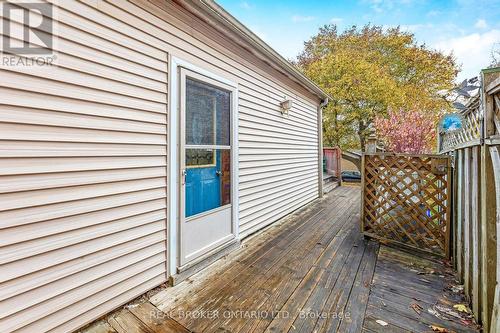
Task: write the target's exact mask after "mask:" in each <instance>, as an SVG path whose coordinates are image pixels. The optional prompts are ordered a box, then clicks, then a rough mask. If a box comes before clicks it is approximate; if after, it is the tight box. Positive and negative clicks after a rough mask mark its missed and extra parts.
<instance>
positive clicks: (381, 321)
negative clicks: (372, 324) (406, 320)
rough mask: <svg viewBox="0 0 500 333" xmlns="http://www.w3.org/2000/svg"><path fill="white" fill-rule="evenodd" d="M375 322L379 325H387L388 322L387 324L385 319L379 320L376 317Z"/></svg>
mask: <svg viewBox="0 0 500 333" xmlns="http://www.w3.org/2000/svg"><path fill="white" fill-rule="evenodd" d="M376 322H377V324H379V325H381V326H387V325H389V324H387V323H386V322H385V321H383V320H380V319H377V320H376Z"/></svg>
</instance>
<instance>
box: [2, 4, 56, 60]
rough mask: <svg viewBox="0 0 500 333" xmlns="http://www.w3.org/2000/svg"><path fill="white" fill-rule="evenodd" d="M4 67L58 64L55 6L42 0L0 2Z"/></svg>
mask: <svg viewBox="0 0 500 333" xmlns="http://www.w3.org/2000/svg"><path fill="white" fill-rule="evenodd" d="M0 13H1V15H2V26H1V28H2V38H1V41H2V45H1V47H0V51H1V58H0V64H1V66H4V67H19V66H20V67H46V66H52V65H54V64H55V62H56V59H57V56H56V54H55V53H54V43H55V38H54V35H55V31H54V30H55V24H54V22H55V19H54V14H55V6H54V5H53V4H52V3H48V2H40V1H39V0H8V1H1V2H0Z"/></svg>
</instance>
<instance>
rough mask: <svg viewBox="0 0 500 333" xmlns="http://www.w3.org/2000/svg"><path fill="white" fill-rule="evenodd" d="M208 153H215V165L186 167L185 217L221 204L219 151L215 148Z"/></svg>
mask: <svg viewBox="0 0 500 333" xmlns="http://www.w3.org/2000/svg"><path fill="white" fill-rule="evenodd" d="M193 150H194V149H193ZM208 153H211V154H214V153H215V154H216V156H215V161H216V163H215V165H207V166H195V167H191V168H187V169H186V217H189V216H192V215H196V214H199V213H202V212H206V211H208V210H211V209H214V208H217V207H220V206H221V202H220V201H221V200H220V199H221V168H220V156H219V155H220V153H218V152H217V150H209V151H208Z"/></svg>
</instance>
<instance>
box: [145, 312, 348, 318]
mask: <svg viewBox="0 0 500 333" xmlns="http://www.w3.org/2000/svg"><path fill="white" fill-rule="evenodd" d="M149 316H150V318H155V319H161V320H164V319H167V318H178V319H210V320H215V319H247V320H261V319H264V320H265V319H279V318H283V319H288V318H300V319H310V320H317V319H348V320H349V319H350V318H351V314H350V313H349V312H325V311H313V310H300V311H298V312H294V313H291V312H289V311H284V310H278V311H262V310H223V311H221V310H193V311H187V310H186V311H184V310H175V311H167V312H163V311H160V310H152V311H150V313H149Z"/></svg>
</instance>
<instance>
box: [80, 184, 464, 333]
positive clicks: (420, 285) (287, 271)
mask: <svg viewBox="0 0 500 333" xmlns="http://www.w3.org/2000/svg"><path fill="white" fill-rule="evenodd" d="M359 192H360V189H359V187H339V188H337V189H335V190H334V191H332V192H331V193H330V194H329V195H328V196H327V197H326V198H324V199H322V200H317V201H316V202H314V203H313V204H311V205H309V206H308V207H306V208H304V209H302V210H300V211H298V212H296V213H295V214H293V216H290V217H289V218H287V219H286V220H283V221H281V222H279V223H276V224H275V225H273V226H272V227H270V228H268V229H267V230H265V231H263V232H261V233H259V234H258V235H256V236H254V237H252V238H250V239H248V240H246V241H245V242H244V243H243V246H242V247H241V249H239V250H237V251H235V252H233V253H231V254H230V255H228V256H226V257H225V258H223V259H220V260H218V261H217V262H215V263H214V264H212V265H211V266H209V267H208V268H206V269H205V270H203V271H201V272H199V273H197V274H196V275H194V276H193V277H191V278H189V279H188V280H186V281H183V282H182V283H180V284H179V285H177V286H175V287H168V288H165V289H163V290H161V291H159V292H157V293H156V294H154V295H153V296H149V295H146V296H144V297H142V298H141V299H139V300H137V301H136V302H135V303H132V304H129V305H127V306H125V307H124V308H123V309H120V310H118V311H116V312H115V313H113V314H111V315H109V316H107V317H106V318H105V319H103V320H101V321H99V322H96V323H94V324H93V325H91V326H90V327H88V328H87V329H86V330H85V331H86V332H94V333H96V332H149V333H153V332H154V333H159V332H162V333H165V332H429V331H432V329H431V327H430V325H436V326H439V327H444V328H448V329H449V330H450V331H454V332H468V331H473V330H472V329H470V328H469V327H467V326H465V325H463V324H462V323H461V320H463V319H459V318H456V317H453V316H449V315H448V317H446V318H445V317H443V315H442V314H440V312H439V311H441V310H443V307H444V308H446V307H448V308H450V307H451V308H452V307H453V305H454V304H456V303H460V302H462V301H463V300H462V298H461V297H462V296H461V295H460V294H459V293H454V292H452V291H449V290H448V291H445V290H447V289H449V286H450V285H451V284H453V283H454V281H453V278H454V277H453V275H452V274H451V272H450V271H449V269H448V268H446V267H445V266H443V264H442V263H441V262H439V261H436V260H427V259H421V258H418V257H414V256H413V255H409V254H407V253H405V252H402V251H399V250H394V249H390V248H387V247H385V246H382V247H381V248H379V244H378V243H377V242H375V241H370V240H365V239H364V238H363V237H362V236H361V233H360V231H359V229H360V227H359V212H360V209H359V204H360V195H359ZM379 250H380V251H379ZM377 258H378V260H377ZM414 304H417V305H414ZM436 306H437V310H436ZM429 309H431V312H433V311H438V312H433V313H434V314H433V313H431V312H429ZM435 314H438V316H440V317H441V319H440V318H438V317H436V315H435ZM377 321H379V322H377ZM380 321H382V322H380Z"/></svg>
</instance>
